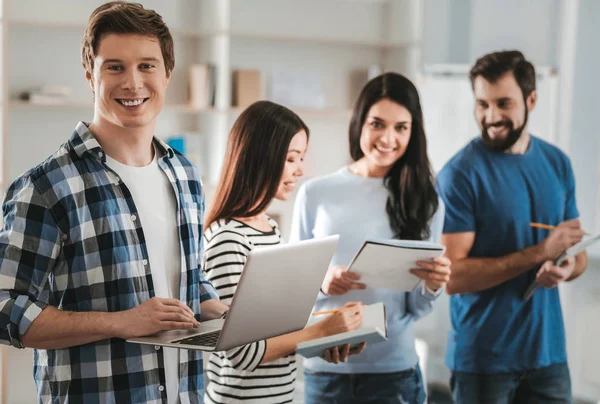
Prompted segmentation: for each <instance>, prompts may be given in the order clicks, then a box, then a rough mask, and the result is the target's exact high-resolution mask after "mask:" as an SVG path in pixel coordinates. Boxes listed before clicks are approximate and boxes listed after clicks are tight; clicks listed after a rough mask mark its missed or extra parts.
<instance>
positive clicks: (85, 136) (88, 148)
mask: <svg viewBox="0 0 600 404" xmlns="http://www.w3.org/2000/svg"><path fill="white" fill-rule="evenodd" d="M89 126H90V124H89V123H85V122H79V123H78V124H77V126H76V127H75V131H74V132H73V134H72V135H71V138H70V139H69V144H70V145H71V147H72V148H73V151H74V152H75V153H76V154H77V156H79V157H80V158H85V157H86V155H87V154H91V155H92V156H94V158H96V159H99V160H101V161H102V162H103V163H105V162H106V153H104V150H102V146H100V144H99V143H98V141H97V140H96V138H95V137H94V135H92V132H90V129H89ZM154 144H155V145H156V147H158V150H159V151H160V152H161V155H162V156H164V157H167V158H169V159H171V158H173V157H174V156H175V152H174V151H173V149H172V148H171V147H170V146H169V145H168V144H167V143H165V142H164V141H162V140H161V139H159V138H157V137H154Z"/></svg>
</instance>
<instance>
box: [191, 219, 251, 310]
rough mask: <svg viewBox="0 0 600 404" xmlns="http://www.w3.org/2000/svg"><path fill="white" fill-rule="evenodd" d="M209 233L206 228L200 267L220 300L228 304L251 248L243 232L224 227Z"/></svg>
mask: <svg viewBox="0 0 600 404" xmlns="http://www.w3.org/2000/svg"><path fill="white" fill-rule="evenodd" d="M210 233H211V232H210V231H209V230H207V232H206V233H205V235H204V237H205V245H206V248H205V250H204V257H203V263H204V265H203V266H202V268H203V270H204V273H205V275H206V280H208V281H209V282H210V283H212V284H213V286H214V287H215V289H216V290H217V293H218V294H219V297H220V298H221V301H222V302H223V303H225V304H226V305H230V304H231V299H232V297H233V294H234V293H235V291H236V289H237V285H238V282H239V280H240V276H241V275H242V270H243V269H244V265H245V264H246V257H247V256H248V253H249V252H250V250H251V247H250V243H249V242H248V240H247V239H246V237H245V236H244V235H243V234H240V233H239V232H236V231H234V230H231V229H228V228H226V227H220V228H219V229H217V230H216V232H215V233H214V234H210Z"/></svg>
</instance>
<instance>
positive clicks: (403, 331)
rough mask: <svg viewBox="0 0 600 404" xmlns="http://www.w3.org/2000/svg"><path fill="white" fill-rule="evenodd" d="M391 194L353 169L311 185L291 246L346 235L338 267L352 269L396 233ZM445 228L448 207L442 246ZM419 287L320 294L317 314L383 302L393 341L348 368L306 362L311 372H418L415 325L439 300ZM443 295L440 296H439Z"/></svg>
mask: <svg viewBox="0 0 600 404" xmlns="http://www.w3.org/2000/svg"><path fill="white" fill-rule="evenodd" d="M387 197H388V191H387V189H386V188H385V187H384V185H383V180H382V179H381V178H366V177H360V176H357V175H354V174H352V173H350V171H348V169H347V168H343V169H340V170H339V171H337V172H335V173H333V174H330V175H327V176H324V177H320V178H315V179H312V180H310V181H307V182H306V183H305V184H304V185H303V186H302V187H301V188H300V189H299V190H298V195H297V197H296V202H295V206H294V215H293V223H292V230H291V235H290V242H292V241H298V240H305V239H310V238H316V237H324V236H328V235H332V234H339V235H340V242H339V245H338V249H337V251H336V254H335V256H334V257H333V263H332V264H333V265H348V264H349V263H350V261H351V260H352V258H353V257H354V255H355V254H356V252H357V251H358V249H359V248H360V246H361V245H362V243H363V241H364V240H365V238H367V237H376V238H384V239H391V238H392V237H393V233H392V229H391V227H390V225H389V220H388V217H387V214H386V211H385V204H386V200H387ZM443 224H444V205H443V202H442V201H441V199H440V207H439V208H438V211H437V212H436V213H435V215H434V217H433V220H432V223H431V234H432V237H431V240H432V241H436V242H439V240H440V236H441V234H442V228H443ZM421 286H422V285H419V286H418V287H417V288H415V290H413V291H412V292H400V291H393V290H387V289H373V288H371V289H369V288H367V289H365V290H355V291H350V292H349V293H347V294H345V295H343V296H327V295H325V294H323V293H319V297H318V298H317V301H316V303H315V310H327V309H334V308H338V307H341V306H343V305H344V304H345V303H346V302H349V301H361V302H362V303H363V304H371V303H377V302H383V303H384V304H385V307H386V311H387V326H388V340H387V341H385V342H380V343H377V344H373V345H368V346H367V347H366V348H365V350H364V352H363V353H362V354H360V355H353V356H351V357H350V358H349V359H348V362H347V363H341V364H338V365H335V364H330V363H327V362H325V361H324V360H322V359H320V358H312V359H307V360H305V361H304V366H305V368H306V369H308V370H310V371H313V372H331V373H388V372H398V371H402V370H406V369H409V368H411V367H413V366H415V365H416V364H417V362H418V357H417V353H416V351H415V337H414V331H413V321H415V320H417V319H419V318H420V317H423V316H425V315H426V314H428V313H429V312H430V311H431V310H432V309H433V305H434V303H435V300H436V296H435V295H433V294H432V293H430V292H428V291H427V290H424V288H422V287H421ZM438 295H439V294H438Z"/></svg>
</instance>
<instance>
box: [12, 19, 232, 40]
mask: <svg viewBox="0 0 600 404" xmlns="http://www.w3.org/2000/svg"><path fill="white" fill-rule="evenodd" d="M3 21H6V22H7V23H8V25H11V26H15V27H29V28H42V29H50V30H68V31H71V30H74V31H75V30H76V31H79V32H80V33H81V34H83V32H84V31H85V28H86V24H85V23H80V22H70V21H36V20H16V19H15V20H11V19H8V20H3ZM170 31H171V34H172V35H173V36H182V37H190V38H203V37H211V36H216V35H221V34H223V32H197V31H193V30H190V29H178V28H171V29H170Z"/></svg>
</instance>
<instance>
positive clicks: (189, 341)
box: [127, 235, 339, 351]
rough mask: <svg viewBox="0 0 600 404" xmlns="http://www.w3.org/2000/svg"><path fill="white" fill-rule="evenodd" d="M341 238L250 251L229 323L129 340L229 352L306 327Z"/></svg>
mask: <svg viewBox="0 0 600 404" xmlns="http://www.w3.org/2000/svg"><path fill="white" fill-rule="evenodd" d="M338 240H339V236H338V235H335V236H329V237H324V238H320V239H313V240H305V241H299V242H296V243H290V244H280V245H276V246H272V247H263V248H258V249H254V250H252V251H250V253H249V254H248V259H247V261H246V265H245V266H244V270H243V272H242V275H241V277H240V281H239V283H238V287H237V290H236V292H235V295H234V296H233V299H232V301H231V307H230V308H229V312H228V313H227V318H226V319H225V320H221V319H219V320H211V321H205V322H202V323H201V325H200V327H198V328H194V329H191V330H175V331H163V332H160V333H158V334H154V335H151V336H148V337H137V338H131V339H128V340H127V341H128V342H135V343H139V344H150V345H161V346H169V347H175V348H183V349H196V350H200V351H224V350H227V349H231V348H235V347H237V346H242V345H245V344H248V343H251V342H255V341H260V340H263V339H267V338H271V337H275V336H278V335H282V334H287V333H290V332H293V331H298V330H301V329H303V328H304V327H305V326H306V323H307V320H308V318H309V316H310V314H311V311H312V308H313V305H314V303H315V299H316V298H317V294H318V293H319V289H320V287H321V283H322V282H323V279H324V278H325V274H326V273H327V269H328V267H329V264H330V262H331V259H332V257H333V254H334V253H335V250H336V248H337V244H338Z"/></svg>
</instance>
